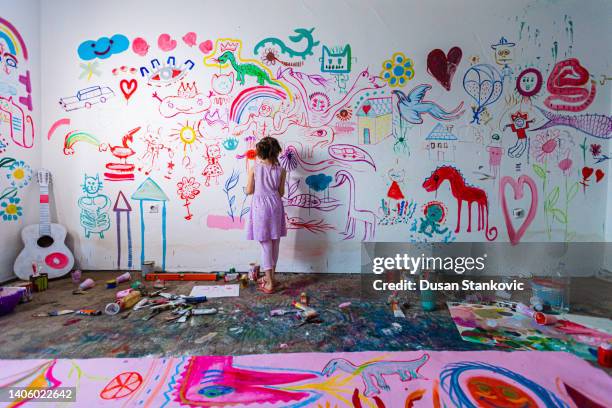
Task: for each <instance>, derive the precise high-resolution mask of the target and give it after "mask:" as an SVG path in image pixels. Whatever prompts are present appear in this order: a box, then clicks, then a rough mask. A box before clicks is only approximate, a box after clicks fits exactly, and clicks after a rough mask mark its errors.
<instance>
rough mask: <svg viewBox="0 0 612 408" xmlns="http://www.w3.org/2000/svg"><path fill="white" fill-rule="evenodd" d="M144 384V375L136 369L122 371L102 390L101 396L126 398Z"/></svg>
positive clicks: (109, 398) (106, 398)
mask: <svg viewBox="0 0 612 408" xmlns="http://www.w3.org/2000/svg"><path fill="white" fill-rule="evenodd" d="M141 385H142V376H141V375H140V374H138V373H137V372H134V371H128V372H125V373H121V374H119V375H118V376H116V377H115V378H113V379H112V380H111V382H109V383H108V384H106V387H104V389H103V390H102V391H101V392H100V398H102V399H105V400H113V399H120V398H125V397H127V396H128V395H130V394H132V393H133V392H134V391H136V390H137V389H138V388H139V387H140V386H141Z"/></svg>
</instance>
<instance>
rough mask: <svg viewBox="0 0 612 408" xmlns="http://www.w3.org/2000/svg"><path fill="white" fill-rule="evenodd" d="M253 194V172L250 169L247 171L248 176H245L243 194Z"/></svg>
mask: <svg viewBox="0 0 612 408" xmlns="http://www.w3.org/2000/svg"><path fill="white" fill-rule="evenodd" d="M254 192H255V171H254V170H253V168H252V167H251V168H250V169H249V174H248V175H247V185H246V187H245V189H244V193H245V194H246V195H251V194H253V193H254Z"/></svg>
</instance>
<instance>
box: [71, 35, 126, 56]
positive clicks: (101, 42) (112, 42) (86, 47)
mask: <svg viewBox="0 0 612 408" xmlns="http://www.w3.org/2000/svg"><path fill="white" fill-rule="evenodd" d="M129 45H130V40H128V39H127V37H126V36H124V35H122V34H115V35H113V36H112V37H110V38H108V37H100V38H98V39H97V40H96V41H94V40H87V41H84V42H82V43H81V45H79V48H78V50H77V52H78V54H79V57H81V59H83V60H84V61H89V60H92V59H96V58H99V59H107V58H110V57H111V55H113V54H119V53H121V52H123V51H125V50H127V49H128V47H129Z"/></svg>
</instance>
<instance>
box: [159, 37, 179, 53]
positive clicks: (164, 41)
mask: <svg viewBox="0 0 612 408" xmlns="http://www.w3.org/2000/svg"><path fill="white" fill-rule="evenodd" d="M157 46H158V47H159V49H160V50H162V51H172V50H173V49H175V48H176V40H173V39H172V37H170V34H161V35H160V36H159V37H158V38H157Z"/></svg>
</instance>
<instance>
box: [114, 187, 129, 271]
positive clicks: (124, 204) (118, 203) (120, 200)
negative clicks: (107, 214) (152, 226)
mask: <svg viewBox="0 0 612 408" xmlns="http://www.w3.org/2000/svg"><path fill="white" fill-rule="evenodd" d="M113 211H114V212H115V220H116V224H117V269H121V213H125V214H126V218H127V220H126V221H127V250H128V263H127V266H128V269H132V223H131V222H130V213H131V212H132V206H131V205H130V203H129V202H128V200H127V198H125V194H123V192H122V191H119V193H117V198H116V199H115V205H114V206H113Z"/></svg>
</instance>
